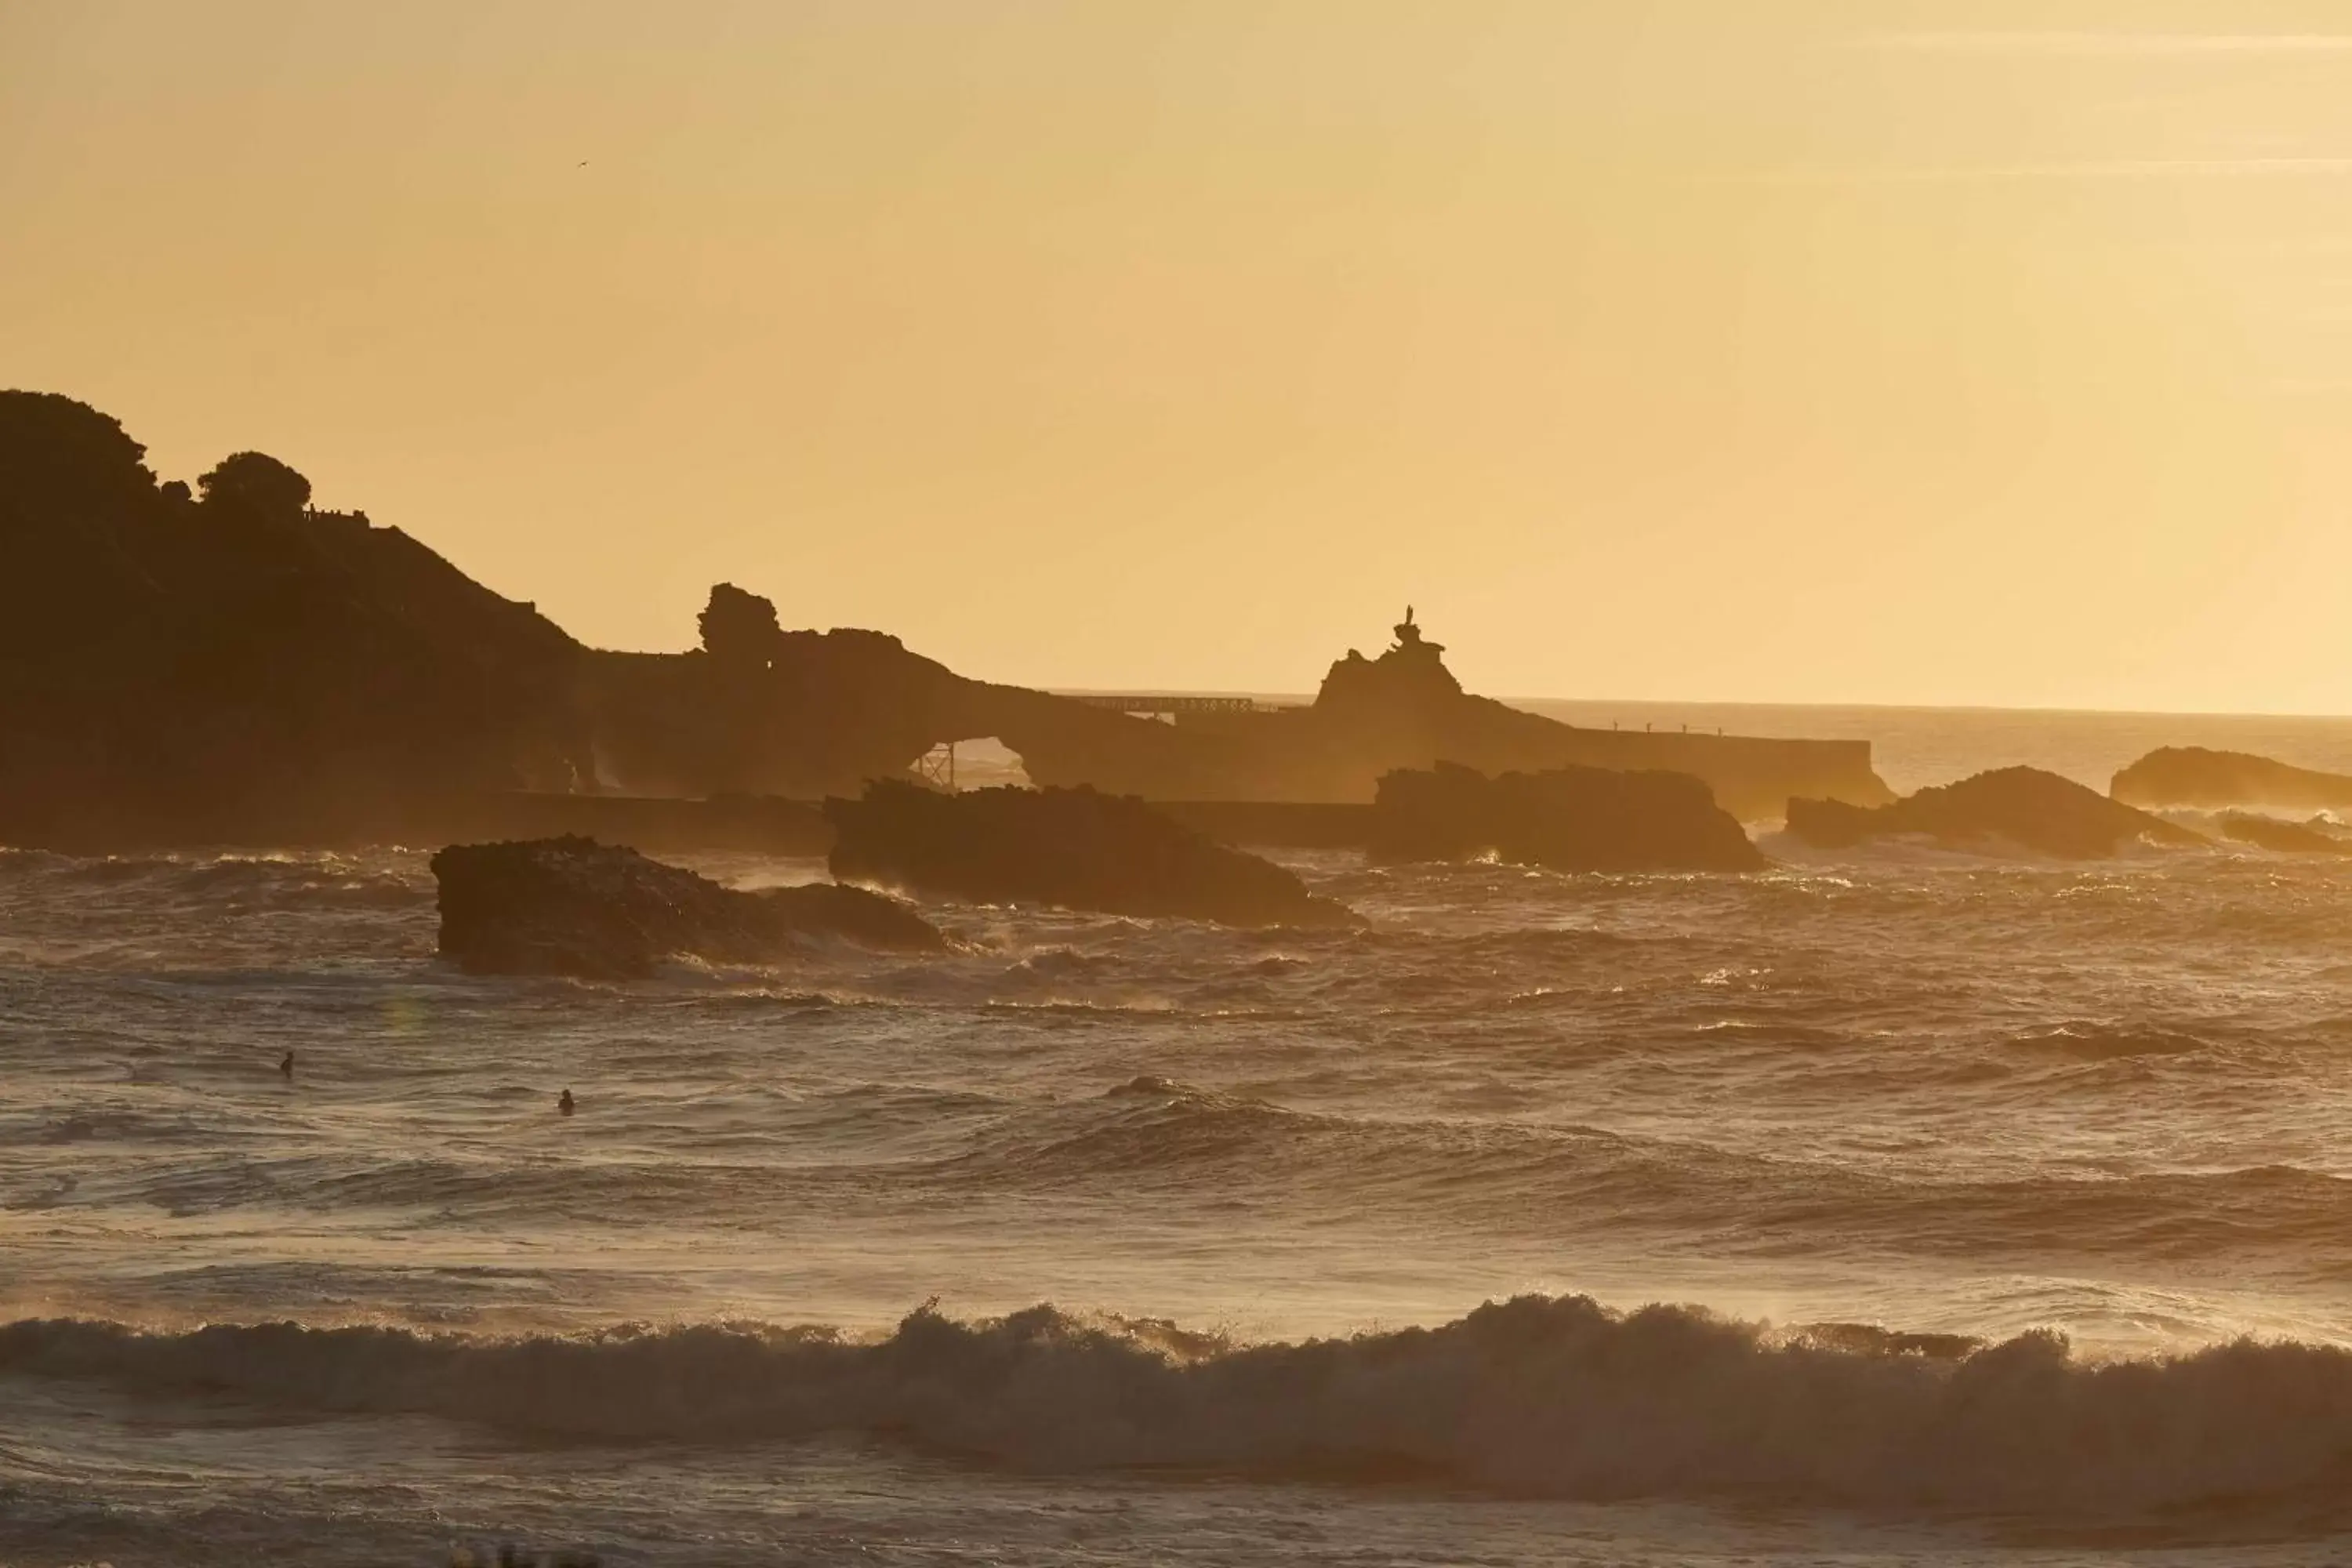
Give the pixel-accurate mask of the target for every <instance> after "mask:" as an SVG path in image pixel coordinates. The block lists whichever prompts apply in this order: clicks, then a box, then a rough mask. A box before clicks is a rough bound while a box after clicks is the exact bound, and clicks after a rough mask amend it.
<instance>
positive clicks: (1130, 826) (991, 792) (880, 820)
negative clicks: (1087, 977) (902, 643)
mask: <svg viewBox="0 0 2352 1568" xmlns="http://www.w3.org/2000/svg"><path fill="white" fill-rule="evenodd" d="M824 814H825V816H826V817H827V818H829V819H830V820H831V821H832V823H833V826H834V833H835V838H834V845H833V858H832V865H833V874H834V875H835V876H836V877H840V878H843V879H848V880H853V881H866V882H880V883H883V884H884V885H886V886H898V887H907V888H915V889H921V890H923V891H925V892H930V893H938V894H942V895H945V896H947V897H950V898H957V899H968V900H972V901H974V902H982V903H1013V904H1047V905H1056V906H1059V907H1061V908H1064V909H1074V910H1102V911H1103V912H1105V913H1108V914H1116V915H1179V916H1185V917H1189V918H1191V919H1194V920H1206V921H1223V923H1225V924H1227V925H1242V926H1273V925H1310V926H1321V925H1336V924H1346V923H1349V922H1350V921H1353V919H1354V916H1353V915H1351V914H1350V913H1349V911H1348V910H1346V909H1344V908H1342V907H1341V906H1339V905H1338V904H1336V903H1333V902H1332V901H1331V900H1328V899H1322V898H1318V897H1316V896H1314V895H1313V894H1310V893H1309V892H1307V888H1306V885H1305V884H1304V883H1302V882H1301V881H1299V879H1297V877H1296V876H1294V875H1292V874H1291V873H1290V872H1288V871H1286V870H1285V869H1283V868H1281V867H1279V866H1276V865H1275V864H1274V863H1273V862H1272V861H1269V860H1261V859H1259V858H1257V857H1256V856H1255V855H1250V854H1245V853H1244V852H1243V851H1241V850H1239V849H1231V848H1227V847H1225V846H1223V845H1221V844H1215V843H1212V842H1211V841H1210V840H1208V839H1206V838H1204V837H1202V836H1201V835H1200V834H1198V833H1195V832H1193V831H1192V829H1191V828H1189V827H1185V826H1181V824H1179V823H1177V822H1175V821H1173V820H1171V819H1170V818H1169V817H1166V816H1162V815H1160V813H1159V812H1157V811H1154V810H1153V809H1152V808H1151V807H1150V806H1149V805H1145V804H1144V803H1143V802H1142V801H1139V800H1137V799H1134V798H1132V797H1131V796H1122V795H1102V794H1098V793H1097V792H1096V791H1094V790H1091V789H1045V790H1030V789H983V790H973V791H971V792H969V793H967V794H963V795H946V794H942V793H940V792H938V791H934V790H929V789H925V788H922V787H921V786H919V785H917V784H898V783H890V782H877V783H875V784H868V785H867V786H866V792H865V794H864V795H862V796H861V797H860V798H858V799H856V800H838V799H836V800H828V801H826V802H825V803H824Z"/></svg>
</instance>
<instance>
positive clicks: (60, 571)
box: [0, 392, 592, 847]
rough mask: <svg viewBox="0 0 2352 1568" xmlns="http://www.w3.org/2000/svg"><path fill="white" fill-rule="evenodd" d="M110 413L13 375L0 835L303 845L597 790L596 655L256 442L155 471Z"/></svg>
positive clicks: (1, 544) (5, 458)
mask: <svg viewBox="0 0 2352 1568" xmlns="http://www.w3.org/2000/svg"><path fill="white" fill-rule="evenodd" d="M143 456H144V448H143V447H141V446H140V445H139V443H138V442H136V441H134V440H132V439H131V437H129V436H127V435H125V434H124V433H123V431H122V428H121V426H119V425H117V424H116V423H115V422H114V421H113V420H112V419H110V418H108V417H107V416H105V415H103V414H100V413H99V412H98V411H97V410H95V409H92V408H89V407H88V406H86V405H82V404H79V403H77V402H75V401H73V400H72V399H70V398H66V397H59V396H56V395H50V394H41V393H29V392H0V737H5V740H0V838H7V839H10V840H13V841H15V842H20V843H55V844H58V845H59V846H60V847H74V846H77V845H79V844H83V843H88V844H90V845H93V846H97V847H115V846H119V845H129V844H137V843H140V842H183V843H184V842H206V841H210V842H220V841H224V840H242V841H247V842H252V841H255V840H261V841H278V842H287V841H301V840H304V839H307V838H311V837H318V836H320V835H331V834H333V833H335V832H337V831H339V830H341V829H342V828H344V827H346V826H349V825H354V824H368V823H374V824H381V823H382V822H383V821H385V820H387V819H388V817H389V816H391V815H392V813H393V811H394V808H395V807H398V806H402V805H406V804H408V803H413V802H416V801H419V800H425V799H431V798H435V797H437V796H443V795H456V794H465V793H479V792H493V791H499V790H513V789H525V788H537V789H568V788H572V787H577V786H578V785H579V784H580V782H581V780H582V778H583V773H584V772H586V771H589V770H590V769H591V767H592V764H591V762H590V752H591V746H590V742H589V738H588V735H587V733H586V729H585V725H584V721H583V716H582V714H581V712H580V710H579V709H578V707H577V705H576V704H575V702H574V700H573V690H574V686H575V682H576V679H577V662H578V658H579V655H580V651H581V650H580V648H579V647H578V645H577V644H575V643H574V642H572V639H571V638H570V637H567V636H565V635H564V633H563V632H562V629H561V628H559V627H557V626H554V625H553V624H552V623H551V622H550V621H548V620H547V619H546V617H544V616H541V615H539V614H538V613H537V612H536V611H534V610H533V609H532V608H531V606H530V605H521V604H516V603H513V602H511V601H509V600H507V599H504V598H501V597H499V595H496V594H494V593H492V592H490V591H489V590H488V589H487V588H484V587H482V586H481V585H480V584H477V583H474V582H472V581H470V580H468V579H467V577H466V576H465V574H462V573H460V572H458V571H457V569H456V568H455V567H453V566H451V565H450V564H449V563H447V562H446V561H444V560H442V559H441V558H440V557H439V556H437V555H436V554H434V553H433V552H431V551H430V550H427V549H425V547H424V546H423V545H421V544H419V543H417V542H415V540H413V539H411V538H409V537H408V536H407V535H405V534H404V533H402V532H401V531H399V530H398V529H393V528H378V527H374V526H372V525H371V524H370V523H369V521H368V520H367V518H366V517H365V516H364V515H363V514H360V513H341V512H322V511H318V510H312V509H311V508H310V505H309V498H310V484H309V481H307V480H306V479H303V478H302V476H301V475H300V474H299V473H297V472H295V471H294V470H293V469H292V468H288V467H287V466H286V465H285V464H283V463H281V462H278V460H277V459H275V458H268V457H266V456H263V455H261V454H258V453H252V452H245V453H238V454H236V455H235V456H233V457H231V458H227V459H226V460H225V461H223V462H222V463H221V464H220V465H219V466H218V467H217V468H214V469H213V470H212V471H211V472H210V473H207V474H206V475H205V476H204V478H203V479H201V480H200V481H199V483H198V486H197V488H196V489H195V490H193V491H192V490H191V489H190V488H189V487H188V486H186V485H184V484H178V483H173V484H166V485H159V484H158V483H157V482H156V479H155V476H154V475H153V474H152V472H150V471H149V470H148V468H146V466H145V465H144V463H143V461H142V458H143Z"/></svg>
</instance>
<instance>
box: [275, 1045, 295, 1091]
mask: <svg viewBox="0 0 2352 1568" xmlns="http://www.w3.org/2000/svg"><path fill="white" fill-rule="evenodd" d="M278 1077H279V1078H282V1079H285V1080H286V1081H287V1082H288V1083H292V1082H293V1081H294V1053H293V1052H292V1051H289V1052H287V1053H286V1059H285V1060H284V1061H281V1062H279V1063H278Z"/></svg>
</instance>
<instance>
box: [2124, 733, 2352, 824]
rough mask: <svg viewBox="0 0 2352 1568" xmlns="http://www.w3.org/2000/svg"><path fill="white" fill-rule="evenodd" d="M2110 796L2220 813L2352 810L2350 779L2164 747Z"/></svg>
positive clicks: (2130, 771)
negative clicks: (2235, 809)
mask: <svg viewBox="0 0 2352 1568" xmlns="http://www.w3.org/2000/svg"><path fill="white" fill-rule="evenodd" d="M2107 792H2108V793H2109V794H2110V795H2114V796H2115V797H2116V799H2117V800H2120V801H2125V802H2126V803H2128V804H2130V805H2142V806H2147V807H2150V808H2152V809H2159V810H2160V809H2162V808H2165V807H2168V806H2182V807H2192V808H2194V809H2197V810H2200V811H2219V810H2222V809H2224V808H2226V807H2229V806H2233V805H2255V806H2261V805H2268V806H2275V807H2277V808H2279V809H2281V810H2285V811H2330V810H2336V809H2340V808H2344V807H2352V776H2347V775H2346V774H2344V773H2320V772H2318V771H2316V770H2315V769H2312V768H2298V767H2294V766H2292V765H2290V764H2288V763H2282V762H2277V761H2274V760H2273V759H2272V758H2269V757H2262V756H2256V755H2254V754H2253V753H2252V752H2215V751H2208V750H2207V749H2206V748H2205V747H2203V746H2163V747H2159V748H2158V749H2157V750H2156V751H2153V752H2149V753H2148V754H2147V755H2146V756H2144V757H2142V758H2140V760H2139V761H2137V762H2136V763H2132V764H2131V765H2130V766H2129V767H2126V768H2125V769H2124V770H2123V771H2122V772H2120V773H2116V776H2115V782H2114V783H2113V784H2110V785H2108V791H2107Z"/></svg>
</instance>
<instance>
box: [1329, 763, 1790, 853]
mask: <svg viewBox="0 0 2352 1568" xmlns="http://www.w3.org/2000/svg"><path fill="white" fill-rule="evenodd" d="M1370 850H1371V853H1372V855H1373V857H1374V858H1378V859H1384V860H1465V859H1469V858H1474V857H1476V856H1479V855H1486V854H1492V855H1494V856H1496V857H1497V858H1501V859H1504V860H1509V861H1515V862H1517V863H1520V864H1524V865H1531V866H1549V867H1551V868H1553V869H1555V870H1560V871H1748V870H1755V869H1758V868H1761V867H1763V866H1765V865H1767V864H1769V862H1768V861H1767V860H1766V859H1765V858H1764V856H1763V854H1762V853H1761V852H1760V851H1759V850H1758V849H1757V847H1756V846H1755V845H1753V844H1752V843H1750V842H1748V834H1747V832H1746V831H1745V830H1744V829H1742V828H1741V827H1740V826H1739V823H1738V819H1736V818H1735V817H1733V816H1731V814H1730V813H1729V812H1727V811H1725V810H1723V809H1722V808H1721V807H1720V806H1718V805H1716V804H1715V796H1714V795H1712V794H1711V793H1709V791H1708V789H1707V787H1706V785H1705V784H1701V783H1700V782H1699V781H1698V780H1696V779H1695V778H1693V777H1691V776H1690V775H1689V774H1687V773H1617V772H1613V771H1612V770H1609V769H1606V768H1556V769H1553V770H1552V771H1550V772H1548V773H1505V774H1503V775H1502V776H1501V777H1500V778H1491V779H1490V778H1488V777H1486V775H1485V774H1484V773H1478V772H1476V771H1475V770H1474V769H1470V768H1464V767H1456V766H1454V765H1453V764H1452V763H1439V764H1438V765H1437V766H1436V767H1434V768H1433V769H1429V770H1426V771H1423V770H1418V769H1400V770H1399V771H1397V772H1395V773H1391V774H1389V775H1388V776H1387V777H1386V778H1383V779H1382V780H1381V784H1380V795H1379V796H1378V798H1377V799H1376V800H1374V802H1373V803H1372V815H1371V833H1370Z"/></svg>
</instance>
